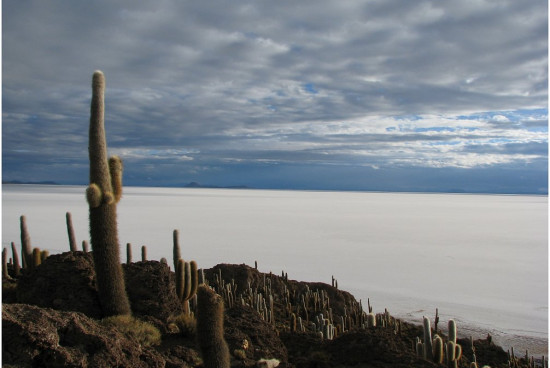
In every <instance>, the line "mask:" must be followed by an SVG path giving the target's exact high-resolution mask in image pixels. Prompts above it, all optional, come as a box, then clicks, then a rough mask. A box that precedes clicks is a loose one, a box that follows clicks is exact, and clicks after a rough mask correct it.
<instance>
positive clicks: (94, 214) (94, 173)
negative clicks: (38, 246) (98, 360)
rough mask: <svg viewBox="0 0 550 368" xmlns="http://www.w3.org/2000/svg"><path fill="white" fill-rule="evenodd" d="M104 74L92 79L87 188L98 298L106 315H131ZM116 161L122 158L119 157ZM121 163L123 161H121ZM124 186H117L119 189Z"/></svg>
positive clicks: (96, 75) (98, 73)
mask: <svg viewBox="0 0 550 368" xmlns="http://www.w3.org/2000/svg"><path fill="white" fill-rule="evenodd" d="M104 91H105V79H104V76H103V73H101V72H99V71H96V72H95V73H94V76H93V82H92V102H91V109H90V131H89V132H90V142H89V147H88V150H89V155H90V186H89V187H88V189H87V197H88V203H89V207H90V238H91V243H92V251H93V252H92V254H93V258H94V265H95V269H96V277H97V288H98V294H99V300H100V303H101V308H102V310H103V314H104V316H106V317H107V316H113V315H129V314H131V311H130V302H129V301H128V296H127V294H126V289H125V284H124V277H123V273H122V266H121V264H120V250H119V243H118V232H117V212H116V202H115V198H120V193H118V194H113V187H112V181H111V174H114V175H115V176H117V177H118V175H119V174H118V173H115V172H113V173H111V172H110V170H109V164H108V162H107V143H106V140H105V123H104ZM115 160H118V161H120V159H118V158H116V159H115ZM120 166H121V164H120ZM120 188H121V187H118V185H117V187H115V189H117V190H120Z"/></svg>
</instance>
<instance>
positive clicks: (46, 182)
mask: <svg viewBox="0 0 550 368" xmlns="http://www.w3.org/2000/svg"><path fill="white" fill-rule="evenodd" d="M2 184H41V185H62V184H59V183H56V182H55V181H19V180H2Z"/></svg>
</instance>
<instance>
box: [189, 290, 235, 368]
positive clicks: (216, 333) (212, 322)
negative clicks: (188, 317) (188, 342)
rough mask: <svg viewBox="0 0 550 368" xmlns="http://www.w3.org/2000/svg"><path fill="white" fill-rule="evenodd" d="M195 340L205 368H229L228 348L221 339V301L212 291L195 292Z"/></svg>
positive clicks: (222, 309) (222, 308)
mask: <svg viewBox="0 0 550 368" xmlns="http://www.w3.org/2000/svg"><path fill="white" fill-rule="evenodd" d="M197 303H198V309H197V339H198V342H199V345H200V348H201V352H202V358H203V360H204V367H205V368H229V348H228V346H227V343H226V342H225V340H224V338H223V311H224V307H223V300H222V298H221V297H220V296H219V295H218V294H216V293H215V292H214V291H213V290H212V289H210V288H209V287H207V286H201V287H200V288H199V289H198V292H197Z"/></svg>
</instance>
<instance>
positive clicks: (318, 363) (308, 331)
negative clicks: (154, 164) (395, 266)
mask: <svg viewBox="0 0 550 368" xmlns="http://www.w3.org/2000/svg"><path fill="white" fill-rule="evenodd" d="M123 267H124V273H125V278H126V289H127V292H128V295H129V298H130V302H131V305H132V311H133V314H134V316H135V317H137V318H138V319H140V320H142V321H146V322H148V323H150V324H152V325H154V326H156V327H157V328H158V330H159V331H160V332H161V339H160V342H159V343H158V344H152V345H146V344H144V343H143V342H140V340H139V339H136V338H135V337H134V336H133V335H128V334H125V333H123V332H120V331H119V330H117V329H116V328H114V327H111V326H108V325H106V324H105V323H103V322H102V320H101V308H100V306H99V301H98V298H97V294H96V293H97V291H96V286H95V271H94V268H93V261H92V258H91V255H90V254H89V253H83V252H74V253H69V252H68V253H63V254H58V255H52V256H50V257H48V258H47V259H46V260H45V261H44V262H43V263H42V264H41V265H40V266H38V267H37V268H35V269H33V270H30V271H27V272H24V273H23V274H22V275H21V276H19V277H17V278H16V279H15V278H14V277H13V275H12V278H11V279H4V280H3V289H2V296H3V304H2V337H3V338H2V365H3V367H201V366H202V359H201V353H200V349H199V347H198V345H197V342H196V339H195V336H194V334H195V332H194V330H193V328H194V327H193V324H192V323H189V322H187V325H186V324H185V323H183V324H182V323H181V322H178V316H182V311H183V310H184V308H183V305H182V303H181V301H180V300H179V299H178V297H177V296H176V289H175V288H176V287H175V275H174V273H173V272H172V271H171V270H170V268H169V267H168V265H167V264H166V263H161V262H156V261H148V262H136V263H132V264H129V265H123ZM204 276H205V279H206V283H208V284H209V285H210V286H211V287H212V288H214V289H215V290H216V292H217V293H218V294H220V295H221V296H222V297H223V298H224V302H225V308H226V309H225V316H224V324H225V328H224V334H225V340H226V341H227V343H228V345H229V350H230V352H231V355H232V356H231V366H232V367H252V366H261V365H260V363H258V361H260V360H261V359H267V360H270V359H276V361H277V362H278V363H279V365H278V366H279V367H444V366H446V365H443V364H436V363H434V362H432V361H428V360H426V359H424V358H422V357H420V356H418V355H417V353H416V351H415V345H416V339H417V337H420V338H422V334H423V330H422V327H421V326H416V325H412V324H409V323H405V322H402V321H399V320H398V319H395V318H393V317H392V316H391V315H390V314H389V313H387V312H386V313H379V314H377V315H376V316H375V317H373V318H375V321H376V326H375V327H374V326H373V327H368V322H369V321H368V318H369V317H368V313H369V310H368V306H363V305H361V303H359V302H358V301H357V300H355V298H354V297H353V295H351V294H350V293H348V292H346V291H342V290H338V289H337V288H335V287H333V286H331V285H328V284H324V283H305V282H299V281H295V280H288V279H287V278H286V277H283V276H282V275H281V276H278V275H274V274H266V273H261V272H259V271H258V270H256V269H255V268H253V267H249V266H246V265H228V264H220V265H217V266H215V267H213V268H212V269H208V270H204ZM196 308H197V306H196V303H195V302H194V301H193V300H192V301H191V303H190V309H191V311H192V312H194V311H196ZM363 308H364V309H363ZM180 321H181V319H180ZM442 323H443V322H442ZM459 328H460V326H459ZM434 332H435V331H434ZM441 336H442V337H443V338H445V336H443V335H442V334H441ZM458 343H459V344H460V345H461V346H462V358H461V359H460V361H459V364H458V366H459V367H470V363H471V360H472V358H473V351H472V344H471V342H470V340H468V339H464V340H460V339H459V340H458ZM473 346H474V347H475V354H476V357H477V361H478V362H479V363H480V364H479V367H482V366H483V365H486V364H487V365H490V366H491V367H493V368H494V367H508V366H509V356H508V354H507V353H506V352H504V351H503V350H502V349H501V348H500V347H498V346H495V345H494V344H493V343H492V342H491V341H490V339H487V340H476V341H474V342H473ZM272 362H274V361H272ZM264 364H265V363H264ZM513 364H516V366H518V367H527V366H528V365H526V364H525V361H524V359H514V362H513ZM264 366H265V365H264Z"/></svg>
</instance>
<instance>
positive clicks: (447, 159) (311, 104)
mask: <svg viewBox="0 0 550 368" xmlns="http://www.w3.org/2000/svg"><path fill="white" fill-rule="evenodd" d="M2 52H3V55H2V103H3V105H2V174H3V180H21V181H44V180H52V181H56V182H59V183H68V184H86V183H87V182H88V153H87V144H88V143H87V142H88V137H87V134H88V121H89V105H90V98H91V77H92V74H93V71H94V70H96V69H100V70H102V71H103V72H104V73H105V77H106V81H107V89H106V100H105V101H106V129H107V135H108V136H107V140H108V145H109V151H110V153H111V154H118V155H120V156H121V157H122V159H123V161H124V164H125V174H124V180H125V183H126V184H127V185H151V186H162V185H167V186H172V185H181V184H185V183H188V182H191V181H197V182H200V183H203V184H211V185H220V186H230V185H248V186H251V187H257V188H285V189H287V188H293V189H335V190H411V191H415V190H421V191H433V190H435V191H454V190H462V191H468V192H496V193H503V192H504V193H526V192H530V193H547V186H548V170H547V167H548V3H547V1H544V0H524V1H517V0H498V1H497V0H486V1H485V0H463V1H451V0H433V1H410V0H355V1H333V0H315V1H308V0H302V1H284V0H282V1H262V0H254V1H241V0H233V1H227V0H214V1H203V2H201V1H181V0H165V1H154V2H153V1H151V2H149V1H143V2H141V1H140V2H136V1H87V2H81V1H78V2H77V1H45V0H44V1H38V0H36V1H32V0H31V1H24V2H23V1H16V0H4V1H3V2H2Z"/></svg>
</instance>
